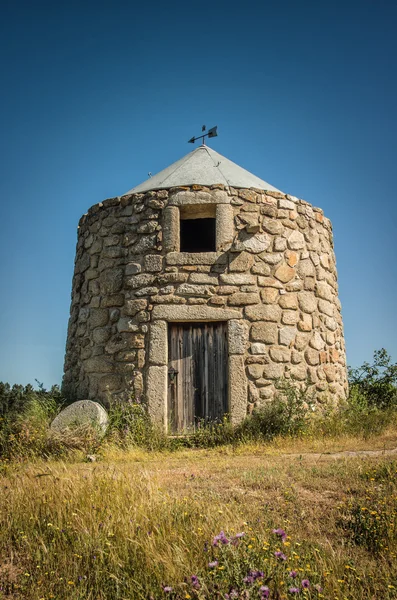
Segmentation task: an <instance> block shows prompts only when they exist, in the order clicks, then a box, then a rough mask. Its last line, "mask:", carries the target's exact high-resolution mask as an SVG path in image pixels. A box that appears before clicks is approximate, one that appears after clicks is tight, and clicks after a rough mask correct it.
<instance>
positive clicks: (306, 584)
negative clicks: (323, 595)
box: [302, 579, 310, 590]
mask: <svg viewBox="0 0 397 600" xmlns="http://www.w3.org/2000/svg"><path fill="white" fill-rule="evenodd" d="M302 587H303V589H304V590H308V589H309V587H310V581H309V580H308V579H302Z"/></svg>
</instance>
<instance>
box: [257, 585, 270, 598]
mask: <svg viewBox="0 0 397 600" xmlns="http://www.w3.org/2000/svg"><path fill="white" fill-rule="evenodd" d="M259 591H260V593H261V598H269V593H270V592H269V588H268V587H267V585H261V587H260V588H259Z"/></svg>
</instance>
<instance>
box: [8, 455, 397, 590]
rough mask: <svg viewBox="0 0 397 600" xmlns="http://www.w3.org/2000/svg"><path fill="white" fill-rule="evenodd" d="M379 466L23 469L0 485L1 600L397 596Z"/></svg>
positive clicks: (170, 464)
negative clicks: (364, 517) (375, 540)
mask: <svg viewBox="0 0 397 600" xmlns="http://www.w3.org/2000/svg"><path fill="white" fill-rule="evenodd" d="M204 453H205V454H204ZM150 456H152V457H153V458H150ZM178 457H179V458H178ZM383 464H385V463H376V462H373V461H369V460H367V461H366V462H363V461H357V460H356V461H354V460H353V461H352V462H350V463H346V462H343V461H341V462H339V463H332V464H330V463H327V462H322V463H318V462H316V463H312V462H307V463H305V462H302V461H296V463H294V464H291V461H290V460H289V459H288V460H287V459H276V458H274V457H271V458H267V459H266V458H263V457H258V459H257V460H256V461H255V459H254V458H253V457H252V456H251V455H250V454H249V453H248V454H247V455H240V456H239V457H235V456H231V457H225V456H224V455H219V454H216V453H215V452H214V451H212V453H211V451H208V450H205V451H199V452H198V453H197V452H196V453H190V454H188V453H186V452H185V453H183V454H182V453H179V454H178V455H164V457H163V459H161V460H160V461H159V460H158V455H157V458H155V457H154V456H153V455H150V454H148V455H147V456H146V458H142V457H141V462H140V463H134V462H124V463H118V464H117V465H112V464H109V465H101V464H99V465H95V464H85V465H84V464H79V465H71V464H69V465H67V464H64V463H62V462H58V463H41V464H40V463H39V464H36V465H33V466H25V467H24V466H19V468H18V469H17V470H10V472H9V473H8V475H7V476H3V477H2V478H0V485H1V488H2V494H1V495H0V555H1V557H2V558H1V561H0V599H2V600H5V599H7V600H8V599H9V598H13V599H15V598H18V599H29V600H42V599H43V598H44V600H47V599H52V598H54V599H55V598H56V599H58V600H77V599H82V598H84V600H110V599H112V600H127V599H130V598H134V599H135V598H136V599H142V600H143V599H145V600H149V599H150V598H153V599H156V600H157V599H161V598H173V599H174V600H182V599H189V598H195V599H197V600H199V599H201V600H203V599H213V598H218V599H221V598H222V599H227V598H257V599H260V598H266V597H270V598H272V599H274V600H276V599H277V600H281V599H283V598H287V597H293V595H295V594H297V592H289V589H292V588H294V589H297V590H298V591H299V594H300V595H301V597H304V598H332V599H335V598H339V599H341V598H349V599H351V600H363V599H364V598H382V599H386V600H388V599H391V598H395V597H396V595H395V591H396V587H397V582H396V578H395V573H397V562H396V552H395V548H396V542H397V537H396V514H397V512H396V508H397V507H396V503H395V498H396V493H397V488H396V481H395V477H394V472H395V469H396V464H395V463H391V462H390V463H387V464H388V465H389V471H388V473H393V477H389V476H388V475H387V473H386V471H385V469H384V468H383V467H382V465H383ZM365 473H368V476H365ZM385 478H386V479H385ZM379 486H381V490H380V489H379ZM330 500H331V501H330ZM363 508H365V511H367V512H368V518H367V520H365V521H363V520H362V519H360V515H361V514H362V513H363V512H365V511H363V510H362V509H363ZM358 510H359V513H358V514H357V511H358ZM375 511H377V512H376V514H372V513H374V512H375ZM366 515H367V513H366ZM378 515H379V516H380V518H381V519H382V526H381V527H380V526H377V525H376V524H377V523H378V521H377V516H378ZM385 524H386V525H387V526H386V527H385V526H384V525H385ZM273 530H277V531H276V532H273ZM283 530H284V531H285V534H284V532H283ZM374 533H376V535H377V537H378V540H379V541H380V543H379V544H378V545H377V546H376V555H375V554H374V549H373V547H372V546H371V545H370V546H368V540H370V539H371V535H372V534H374ZM291 573H292V574H291ZM393 573H394V575H393ZM295 574H296V576H295ZM307 585H308V586H309V587H305V586H307ZM304 590H306V591H304Z"/></svg>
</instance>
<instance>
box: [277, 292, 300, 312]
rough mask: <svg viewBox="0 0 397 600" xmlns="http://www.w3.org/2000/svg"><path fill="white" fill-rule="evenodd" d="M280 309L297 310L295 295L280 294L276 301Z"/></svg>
mask: <svg viewBox="0 0 397 600" xmlns="http://www.w3.org/2000/svg"><path fill="white" fill-rule="evenodd" d="M278 303H279V305H280V306H281V308H290V309H294V308H298V298H297V295H296V294H293V293H292V294H282V295H280V299H279V301H278Z"/></svg>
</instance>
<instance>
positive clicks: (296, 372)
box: [290, 364, 307, 381]
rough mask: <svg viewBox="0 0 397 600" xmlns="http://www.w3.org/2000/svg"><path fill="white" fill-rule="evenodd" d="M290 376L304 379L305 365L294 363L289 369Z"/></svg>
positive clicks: (305, 373) (298, 379)
mask: <svg viewBox="0 0 397 600" xmlns="http://www.w3.org/2000/svg"><path fill="white" fill-rule="evenodd" d="M290 373H291V378H292V379H296V380H297V381H305V379H307V367H306V365H302V364H301V365H294V366H292V367H291V370H290Z"/></svg>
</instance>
